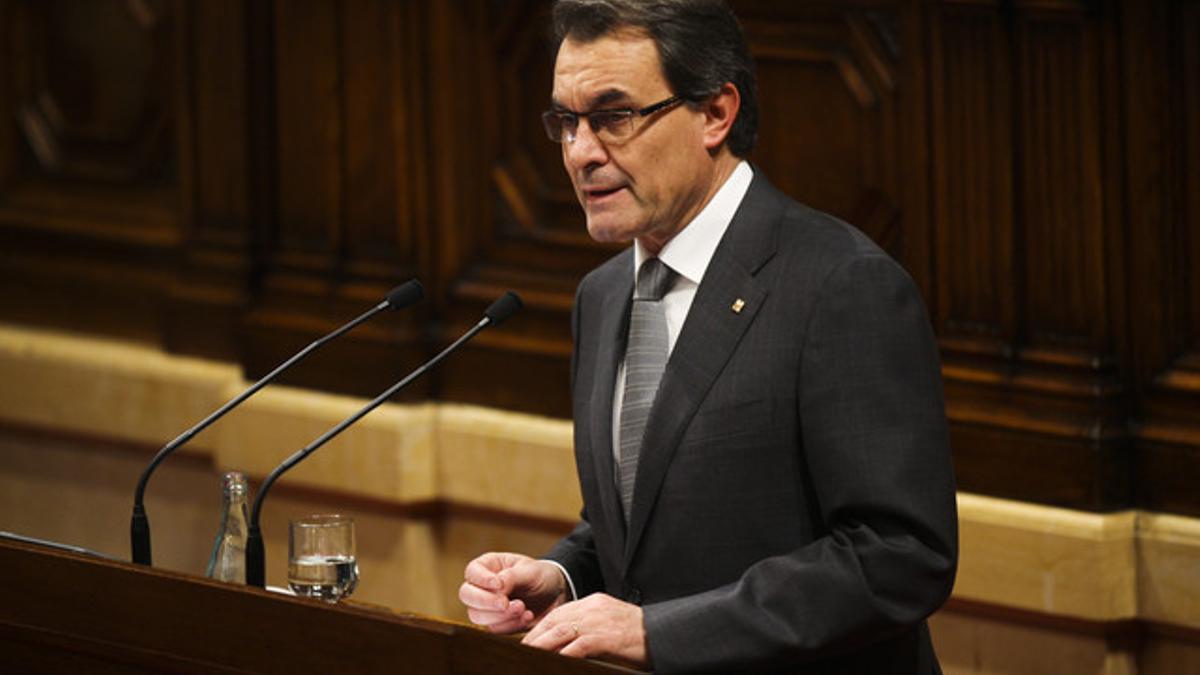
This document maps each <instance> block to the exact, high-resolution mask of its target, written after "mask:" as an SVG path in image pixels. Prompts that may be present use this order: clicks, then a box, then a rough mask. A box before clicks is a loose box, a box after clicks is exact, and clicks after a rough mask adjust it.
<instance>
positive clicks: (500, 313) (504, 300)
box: [246, 291, 522, 588]
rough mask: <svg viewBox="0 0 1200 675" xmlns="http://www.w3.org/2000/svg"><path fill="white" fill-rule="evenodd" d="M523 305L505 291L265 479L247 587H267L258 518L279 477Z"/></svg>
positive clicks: (253, 526)
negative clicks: (453, 337) (401, 376)
mask: <svg viewBox="0 0 1200 675" xmlns="http://www.w3.org/2000/svg"><path fill="white" fill-rule="evenodd" d="M521 307H522V302H521V298H520V296H518V295H517V294H516V293H514V292H512V291H508V292H507V293H505V294H504V295H502V296H501V297H500V298H498V299H497V300H496V301H495V302H493V303H492V304H491V305H490V306H489V307H488V308H487V310H485V311H484V317H483V318H482V319H480V320H479V322H478V323H476V324H475V325H474V326H472V327H471V328H470V330H468V331H467V332H466V333H463V334H462V336H461V337H459V338H458V339H457V340H455V341H454V342H453V343H452V344H451V345H450V346H449V347H446V348H445V349H443V350H442V351H441V352H440V353H439V354H438V355H437V356H435V357H433V358H432V359H430V360H428V361H426V362H425V363H424V364H422V365H421V366H419V367H418V368H417V369H416V370H414V371H412V372H411V373H409V374H408V375H406V376H405V377H404V379H402V380H400V381H399V382H397V383H396V384H393V385H392V386H391V387H388V389H387V390H386V391H384V392H383V393H382V394H380V395H378V396H376V397H375V398H374V399H372V400H371V402H370V403H368V404H367V405H365V406H363V407H362V408H361V409H360V410H359V411H358V412H356V413H354V414H353V415H351V416H349V417H347V418H346V419H344V420H342V421H341V422H339V423H338V424H337V426H335V427H333V428H332V429H330V430H329V431H326V432H325V433H324V434H322V435H321V437H320V438H318V439H316V440H315V441H313V442H312V443H309V444H308V445H306V446H305V447H304V448H303V449H301V450H299V451H298V452H296V453H295V454H293V455H292V456H291V457H288V458H287V459H285V460H283V463H281V464H280V465H279V466H277V467H275V469H274V470H273V471H272V472H271V473H270V474H269V475H267V477H266V479H265V480H263V483H262V485H261V486H259V488H258V494H256V495H255V496H254V506H253V507H252V508H251V509H250V523H249V525H248V526H247V527H246V533H247V535H246V585H248V586H257V587H259V588H263V587H265V586H266V550H265V549H266V547H265V546H264V544H263V538H262V530H260V529H259V526H258V522H259V516H260V515H261V513H262V505H263V500H264V499H266V496H267V492H268V491H269V490H270V489H271V486H272V485H274V484H275V481H277V480H279V477H280V476H282V475H283V474H284V473H286V472H287V471H288V470H289V469H291V468H292V467H294V466H296V465H297V464H299V463H300V462H302V461H304V458H306V457H308V456H309V455H311V454H312V453H314V452H316V451H317V449H319V448H320V447H321V446H323V445H325V444H326V443H328V442H329V441H330V440H332V439H333V438H334V437H335V436H337V435H338V434H340V433H342V432H343V431H345V430H346V428H347V427H349V426H350V425H351V424H354V423H355V422H357V421H358V420H360V419H362V418H363V416H365V415H366V414H367V413H369V412H371V411H372V410H374V409H375V408H378V407H379V406H380V405H381V404H382V403H383V402H384V401H387V400H388V399H389V398H391V397H392V396H395V395H396V394H397V393H398V392H399V391H400V390H401V389H404V388H405V387H407V386H408V385H409V384H410V383H412V381H413V380H416V379H417V378H418V377H421V376H422V375H424V374H425V373H426V372H428V371H429V369H431V368H433V367H434V366H436V365H437V364H439V363H441V362H442V360H443V359H445V358H446V357H447V356H449V355H450V354H452V353H453V352H454V351H455V350H457V349H458V348H459V347H461V346H462V345H463V344H464V343H466V342H467V341H468V340H470V339H471V338H473V337H475V336H476V335H478V334H479V332H480V331H482V330H483V329H484V328H487V327H488V326H491V325H495V324H498V323H500V322H501V321H504V320H505V319H507V318H508V317H510V316H512V315H513V314H514V313H515V312H516V311H517V310H519V309H521Z"/></svg>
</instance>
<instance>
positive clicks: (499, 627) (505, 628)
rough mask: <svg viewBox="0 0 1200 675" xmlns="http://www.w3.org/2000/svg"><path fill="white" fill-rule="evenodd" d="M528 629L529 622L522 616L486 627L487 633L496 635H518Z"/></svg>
mask: <svg viewBox="0 0 1200 675" xmlns="http://www.w3.org/2000/svg"><path fill="white" fill-rule="evenodd" d="M528 627H529V621H528V620H526V619H525V617H524V616H519V617H517V618H515V619H510V620H508V621H503V622H501V623H496V624H492V625H490V626H487V627H486V628H487V629H488V631H489V632H491V633H497V634H501V635H503V634H507V633H519V632H521V631H523V630H525V629H526V628H528Z"/></svg>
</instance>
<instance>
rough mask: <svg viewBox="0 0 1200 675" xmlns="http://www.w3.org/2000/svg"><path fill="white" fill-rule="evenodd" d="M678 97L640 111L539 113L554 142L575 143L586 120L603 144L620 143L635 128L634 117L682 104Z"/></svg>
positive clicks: (627, 137)
mask: <svg viewBox="0 0 1200 675" xmlns="http://www.w3.org/2000/svg"><path fill="white" fill-rule="evenodd" d="M682 102H683V99H682V98H680V97H679V96H672V97H670V98H665V99H663V100H661V101H659V102H658V103H652V104H650V105H648V106H646V107H645V108H642V109H640V110H632V109H629V108H614V109H609V110H593V111H592V112H587V113H577V112H571V111H570V110H547V111H546V112H544V113H542V124H543V125H544V126H545V127H546V135H547V136H549V137H550V140H552V141H554V142H555V143H562V142H563V141H564V140H566V142H567V143H574V142H575V135H576V133H577V132H578V131H579V120H580V119H586V120H587V122H588V126H589V127H591V129H592V133H593V134H596V138H598V139H600V141H601V142H603V143H620V142H622V141H627V140H629V138H630V137H632V136H633V132H634V131H635V130H636V128H635V125H634V123H633V120H634V118H637V117H646V116H647V115H653V114H654V113H656V112H658V111H660V110H668V109H670V108H672V107H674V106H675V105H677V104H679V103H682Z"/></svg>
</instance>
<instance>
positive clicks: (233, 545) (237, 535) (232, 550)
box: [204, 471, 250, 584]
mask: <svg viewBox="0 0 1200 675" xmlns="http://www.w3.org/2000/svg"><path fill="white" fill-rule="evenodd" d="M221 494H222V508H221V526H220V528H219V529H218V530H217V540H216V541H215V542H214V543H213V550H212V555H210V556H209V558H208V568H207V569H206V570H205V571H204V574H205V575H206V576H208V577H210V578H212V579H219V580H221V581H232V582H236V583H239V584H244V583H246V534H247V531H246V522H247V520H249V519H248V517H247V513H246V512H247V508H246V503H247V500H248V498H249V495H250V488H249V487H248V486H247V485H246V476H245V475H243V474H242V473H241V472H238V471H230V472H229V473H226V474H225V475H224V476H222V478H221Z"/></svg>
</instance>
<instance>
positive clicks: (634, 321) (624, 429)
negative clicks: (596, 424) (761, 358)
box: [617, 258, 676, 522]
mask: <svg viewBox="0 0 1200 675" xmlns="http://www.w3.org/2000/svg"><path fill="white" fill-rule="evenodd" d="M675 277H676V273H675V271H674V270H672V269H671V268H670V267H667V266H666V265H664V264H663V263H662V262H661V261H660V260H659V259H658V258H650V259H649V260H646V261H645V262H643V263H642V267H641V269H640V270H638V275H637V288H636V290H635V291H634V293H633V309H632V310H631V311H630V314H629V344H628V346H627V347H626V348H625V393H624V398H623V399H622V401H621V427H620V433H621V461H620V463H619V465H618V467H617V478H618V483H619V484H620V487H621V506H622V507H623V508H624V511H625V521H626V522H629V510H630V508H631V506H632V505H633V484H634V479H635V478H636V476H637V465H638V453H639V452H640V451H641V447H642V436H643V435H644V433H645V431H646V419H647V418H648V417H649V416H650V406H651V405H653V404H654V395H655V394H656V393H658V382H659V380H661V379H662V374H663V369H664V368H666V366H667V355H668V353H669V348H668V347H669V343H668V341H667V316H666V314H665V313H664V312H663V305H662V297H663V294H665V293H666V292H667V289H668V288H670V287H671V284H672V283H674V281H675Z"/></svg>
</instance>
